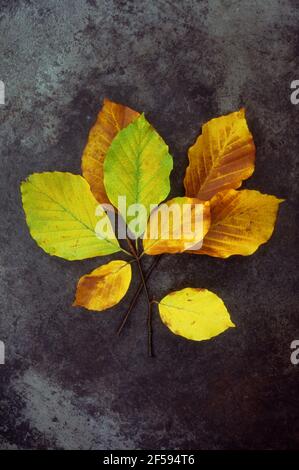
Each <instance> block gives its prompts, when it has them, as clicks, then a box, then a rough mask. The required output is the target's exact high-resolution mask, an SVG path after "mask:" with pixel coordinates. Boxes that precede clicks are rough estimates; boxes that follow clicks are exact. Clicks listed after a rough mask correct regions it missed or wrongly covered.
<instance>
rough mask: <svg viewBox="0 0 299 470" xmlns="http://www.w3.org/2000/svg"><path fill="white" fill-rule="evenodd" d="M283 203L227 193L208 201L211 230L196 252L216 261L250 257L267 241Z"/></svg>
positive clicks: (260, 196)
mask: <svg viewBox="0 0 299 470" xmlns="http://www.w3.org/2000/svg"><path fill="white" fill-rule="evenodd" d="M282 201H283V199H277V198H276V197H275V196H270V195H268V194H261V193H260V192H259V191H253V190H248V189H244V190H242V191H235V190H234V189H229V190H227V191H222V192H220V193H218V194H216V195H215V196H214V197H213V198H212V199H211V201H210V204H211V227H210V230H209V231H208V233H207V235H206V236H205V238H204V241H203V246H202V248H201V249H200V250H199V251H198V252H194V251H192V252H190V253H199V254H206V255H210V256H215V257H218V258H228V257H229V256H231V255H243V256H247V255H251V254H252V253H254V252H255V251H256V250H257V249H258V247H259V246H260V245H261V244H262V243H265V242H267V241H268V240H269V238H270V237H271V235H272V233H273V230H274V224H275V220H276V216H277V211H278V206H279V204H280V202H282Z"/></svg>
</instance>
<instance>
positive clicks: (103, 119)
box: [82, 98, 139, 204]
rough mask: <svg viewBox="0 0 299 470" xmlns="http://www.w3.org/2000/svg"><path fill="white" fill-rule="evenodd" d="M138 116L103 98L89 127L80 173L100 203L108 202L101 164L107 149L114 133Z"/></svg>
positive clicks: (129, 109)
mask: <svg viewBox="0 0 299 470" xmlns="http://www.w3.org/2000/svg"><path fill="white" fill-rule="evenodd" d="M138 116H139V113H137V112H136V111H134V110H133V109H131V108H128V107H127V106H124V105H122V104H118V103H114V102H113V101H110V100H108V99H107V98H105V99H104V104H103V107H102V109H101V111H100V112H99V114H98V117H97V120H96V122H95V124H94V125H93V127H92V128H91V130H90V132H89V136H88V141H87V144H86V146H85V149H84V151H83V155H82V174H83V176H84V178H85V179H86V180H87V181H88V183H89V184H90V188H91V191H92V193H93V195H94V196H95V198H96V199H97V200H98V201H99V202H100V203H102V204H103V203H109V199H108V197H107V194H106V190H105V187H104V174H103V164H104V158H105V155H106V153H107V150H108V148H109V146H110V144H111V142H112V140H113V139H114V137H115V136H116V134H117V133H118V132H119V131H120V130H121V129H124V128H125V127H126V126H127V125H128V124H130V123H131V122H132V121H133V120H134V119H136V118H137V117H138Z"/></svg>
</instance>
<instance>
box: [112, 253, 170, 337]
mask: <svg viewBox="0 0 299 470" xmlns="http://www.w3.org/2000/svg"><path fill="white" fill-rule="evenodd" d="M161 257H162V255H159V256H157V257H155V260H154V261H153V263H152V264H151V266H150V268H149V269H148V271H147V272H146V273H145V281H147V280H148V279H149V278H150V275H151V274H152V272H153V270H154V268H155V267H157V266H158V263H159V262H160V260H161ZM142 289H143V282H142V281H141V282H140V284H139V286H138V287H137V290H136V292H135V294H134V297H133V299H132V300H131V302H130V305H129V308H128V310H127V312H126V314H125V315H124V317H123V319H122V322H121V324H120V326H119V328H118V330H117V334H118V335H120V334H121V332H122V330H123V328H124V326H125V324H126V322H127V320H128V318H129V315H130V313H131V311H132V310H133V308H134V306H135V304H136V302H137V300H138V297H139V295H140V293H141V291H142Z"/></svg>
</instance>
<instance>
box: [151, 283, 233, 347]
mask: <svg viewBox="0 0 299 470" xmlns="http://www.w3.org/2000/svg"><path fill="white" fill-rule="evenodd" d="M159 313H160V316H161V319H162V322H163V323H164V324H165V325H166V326H167V327H168V328H169V329H170V330H171V331H172V333H174V334H176V335H179V336H183V337H184V338H187V339H191V340H193V341H202V340H207V339H211V338H213V337H214V336H217V335H219V334H220V333H223V331H225V330H227V329H228V328H233V327H234V326H235V325H234V323H233V322H232V321H231V319H230V315H229V313H228V311H227V309H226V307H225V305H224V303H223V301H222V300H221V299H220V297H218V295H216V294H214V293H213V292H211V291H209V290H207V289H195V288H191V287H187V288H185V289H182V290H180V291H176V292H171V293H170V294H168V295H166V296H165V297H164V298H163V299H162V300H161V301H160V302H159Z"/></svg>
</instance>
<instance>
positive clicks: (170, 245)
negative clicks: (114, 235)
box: [143, 197, 210, 255]
mask: <svg viewBox="0 0 299 470" xmlns="http://www.w3.org/2000/svg"><path fill="white" fill-rule="evenodd" d="M172 209H174V212H171V210H172ZM175 209H178V210H177V211H176V210H175ZM198 209H201V210H198ZM189 211H190V213H191V220H189ZM186 222H189V224H190V227H186V226H184V225H186ZM209 227H210V204H209V202H207V201H200V200H199V199H196V198H189V197H176V198H174V199H170V200H169V201H166V203H165V204H162V206H160V207H158V208H157V209H156V210H154V211H153V212H152V214H151V216H150V218H149V221H148V225H147V230H146V232H145V235H144V239H143V248H144V252H145V253H146V254H147V255H158V254H161V253H182V252H183V251H186V250H188V249H190V248H191V247H194V246H196V245H200V246H199V248H200V247H201V243H202V240H203V237H204V236H205V235H206V233H207V231H208V229H209ZM154 235H155V236H154Z"/></svg>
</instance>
